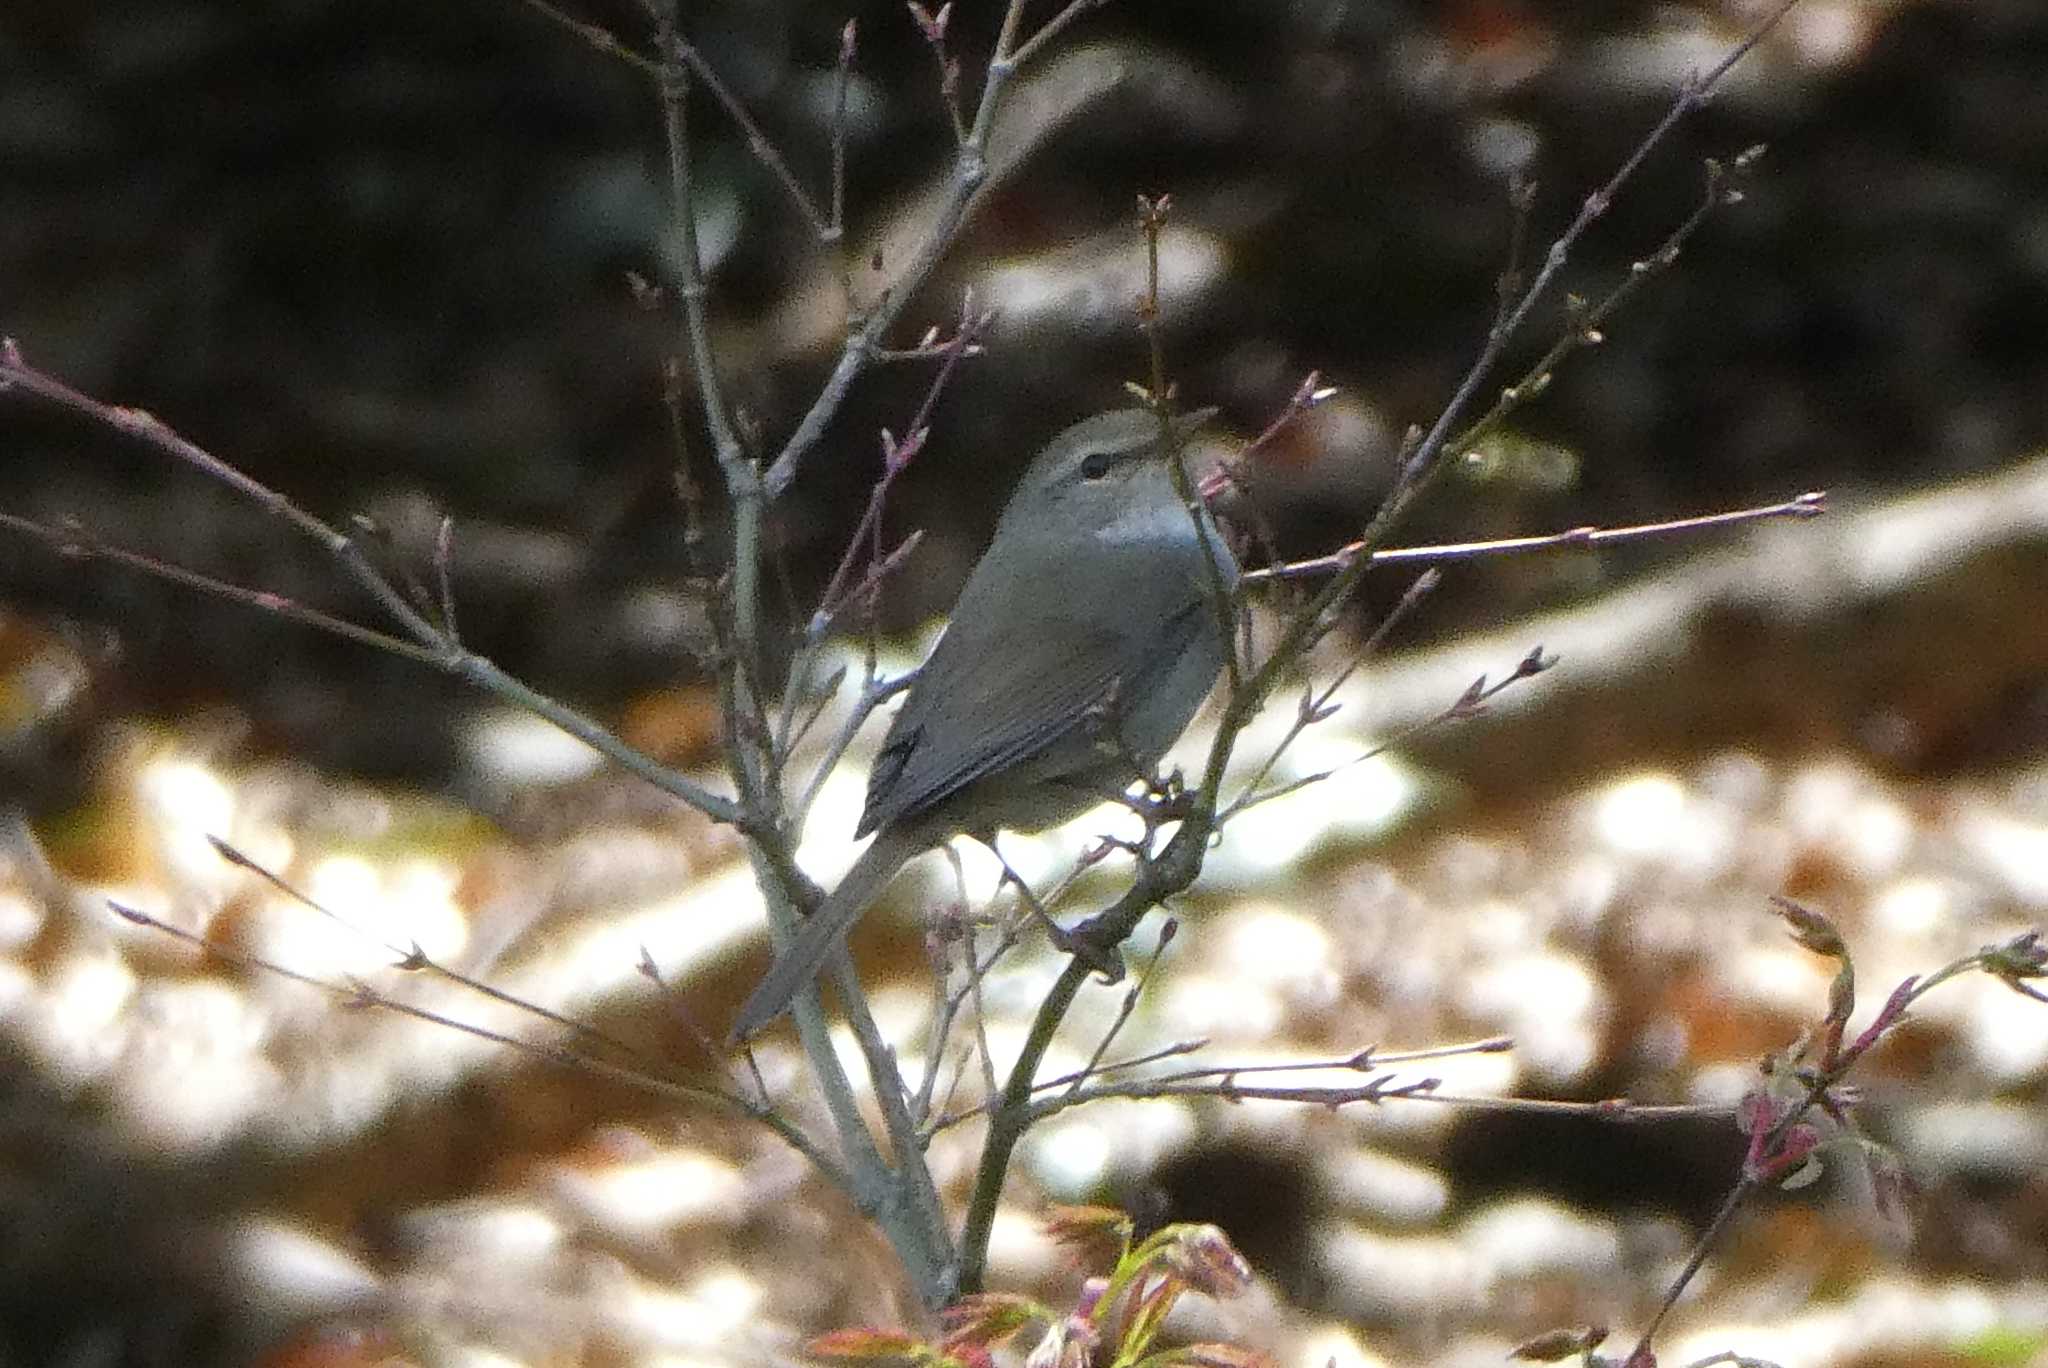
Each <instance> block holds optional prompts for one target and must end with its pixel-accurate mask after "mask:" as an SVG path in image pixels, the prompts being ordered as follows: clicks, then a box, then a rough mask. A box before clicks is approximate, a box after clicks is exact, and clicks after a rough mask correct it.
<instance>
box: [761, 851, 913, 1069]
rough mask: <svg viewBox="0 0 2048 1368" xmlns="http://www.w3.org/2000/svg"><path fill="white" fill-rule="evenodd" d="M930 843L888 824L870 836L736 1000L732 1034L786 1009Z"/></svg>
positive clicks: (771, 1018) (762, 1023) (762, 1021)
mask: <svg viewBox="0 0 2048 1368" xmlns="http://www.w3.org/2000/svg"><path fill="white" fill-rule="evenodd" d="M929 844H930V842H929V841H925V842H923V843H922V844H920V843H919V841H918V838H917V836H916V835H913V834H905V833H900V832H893V831H887V830H885V831H883V832H882V833H881V834H880V835H878V836H876V837H875V839H874V840H872V841H870V842H869V843H868V848H867V849H866V850H864V851H862V852H861V856H860V858H859V859H858V860H855V861H854V862H853V868H851V869H849V870H847V871H846V877H845V878H843V879H841V880H840V881H839V886H838V887H837V888H834V889H833V890H832V892H831V893H830V894H828V895H827V896H826V898H825V901H824V902H822V903H820V904H818V910H817V911H816V912H813V913H812V914H811V915H810V916H809V917H806V918H805V919H804V920H803V922H802V923H801V924H800V925H798V927H797V928H796V935H794V936H793V937H791V938H790V942H789V944H788V945H786V946H784V947H783V950H782V953H781V954H780V955H777V956H776V957H775V963H773V964H771V965H769V966H768V972H767V973H766V974H764V975H762V977H761V981H760V982H759V983H757V984H755V985H754V991H753V992H751V993H749V994H747V1000H746V1001H745V1002H743V1003H741V1004H740V1011H739V1016H738V1017H736V1018H735V1019H734V1021H733V1026H732V1038H733V1040H735V1041H741V1040H745V1039H746V1038H747V1037H748V1036H751V1035H753V1034H755V1033H756V1032H757V1031H759V1030H760V1029H761V1028H762V1027H764V1026H766V1025H767V1024H768V1023H769V1022H771V1021H773V1020H775V1018H777V1017H779V1016H781V1015H782V1014H783V1013H784V1012H785V1011H787V1010H788V1009H789V1004H790V1003H791V1002H792V1001H794V1000H795V998H796V995H797V994H798V993H800V992H802V991H803V989H804V986H805V985H806V984H808V983H809V982H810V981H811V980H812V979H813V978H815V977H816V976H817V973H818V970H819V969H821V968H823V967H824V964H825V961H826V960H827V959H828V958H830V957H831V955H832V953H833V952H834V951H835V950H837V949H838V948H839V946H840V944H841V942H843V941H844V940H845V939H846V933H847V932H848V931H850V930H852V929H853V924H854V923H855V922H856V921H858V920H860V914H861V913H863V912H865V911H867V910H868V904H869V903H871V902H873V901H874V900H875V898H876V897H877V896H878V895H879V894H880V893H881V891H882V889H883V887H884V886H885V885H886V884H887V883H888V882H889V880H890V878H891V877H892V876H894V875H895V873H896V871H897V870H898V869H900V868H902V867H903V863H904V861H906V860H908V859H909V858H910V857H911V856H913V855H915V854H917V853H918V852H919V851H921V850H923V849H924V847H925V846H926V845H929Z"/></svg>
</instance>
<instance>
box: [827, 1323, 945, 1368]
mask: <svg viewBox="0 0 2048 1368" xmlns="http://www.w3.org/2000/svg"><path fill="white" fill-rule="evenodd" d="M804 1351H805V1352H806V1353H808V1354H810V1355H811V1357H813V1358H821V1359H830V1360H832V1361H833V1362H835V1363H906V1362H907V1363H923V1362H926V1361H929V1360H930V1359H931V1357H932V1349H931V1346H930V1345H928V1344H926V1343H925V1342H924V1341H923V1340H921V1339H919V1338H917V1337H916V1336H915V1335H912V1334H908V1333H906V1332H905V1331H902V1330H879V1329H876V1328H874V1327H872V1326H857V1327H854V1328H852V1329H848V1330H832V1331H828V1332H826V1333H825V1334H822V1335H819V1336H818V1337H817V1338H815V1339H813V1340H811V1342H810V1343H808V1344H806V1345H805V1346H804Z"/></svg>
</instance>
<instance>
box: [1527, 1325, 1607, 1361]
mask: <svg viewBox="0 0 2048 1368" xmlns="http://www.w3.org/2000/svg"><path fill="white" fill-rule="evenodd" d="M1606 1338H1607V1327H1606V1326H1604V1325H1581V1326H1579V1327H1577V1328H1576V1329H1571V1330H1552V1331H1550V1332H1548V1333H1547V1334H1542V1335H1538V1336H1536V1338H1534V1339H1527V1340H1523V1341H1522V1342H1521V1343H1520V1344H1518V1345H1516V1346H1515V1347H1514V1348H1512V1349H1510V1350H1508V1357H1509V1358H1516V1359H1521V1360H1523V1361H1524V1362H1527V1363H1562V1362H1563V1361H1564V1360H1565V1359H1568V1358H1572V1357H1574V1356H1576V1355H1579V1354H1584V1353H1586V1352H1588V1351H1590V1350H1593V1349H1597V1348H1599V1347H1600V1344H1601V1342H1602V1341H1603V1340H1605V1339H1606Z"/></svg>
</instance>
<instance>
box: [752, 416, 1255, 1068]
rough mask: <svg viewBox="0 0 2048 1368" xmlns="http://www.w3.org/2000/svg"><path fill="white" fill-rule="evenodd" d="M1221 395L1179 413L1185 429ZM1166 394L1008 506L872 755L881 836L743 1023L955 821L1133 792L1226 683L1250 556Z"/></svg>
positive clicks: (871, 803) (1074, 437) (1026, 816)
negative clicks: (1210, 491) (1226, 599)
mask: <svg viewBox="0 0 2048 1368" xmlns="http://www.w3.org/2000/svg"><path fill="white" fill-rule="evenodd" d="M1214 413H1215V410H1214V409H1207V410H1201V411H1197V412H1193V413H1190V414H1186V415H1182V416H1180V417H1178V418H1175V419H1174V420H1172V430H1173V434H1174V437H1173V443H1172V445H1173V447H1174V448H1175V449H1176V450H1177V449H1178V448H1179V446H1180V443H1181V440H1182V439H1183V438H1184V437H1185V436H1186V435H1187V434H1188V433H1190V432H1192V431H1193V430H1194V429H1195V427H1197V426H1198V425H1199V424H1200V423H1201V422H1203V421H1205V420H1206V419H1207V418H1209V417H1210V416H1212V415H1213V414H1214ZM1160 436H1161V426H1160V420H1159V416H1158V414H1157V413H1155V412H1154V411H1153V410H1151V409H1145V408H1134V409H1119V410H1114V411H1111V412H1107V413H1101V414H1097V415H1096V416H1094V417H1092V418H1088V419H1085V420H1083V421H1081V422H1078V423H1076V424H1074V425H1073V426H1072V427H1069V428H1067V429H1066V430H1065V431H1063V432H1061V433H1060V434H1059V435H1058V436H1056V437H1054V438H1053V439H1052V441H1051V442H1050V443H1048V444H1047V445H1046V447H1045V448H1044V450H1043V451H1042V452H1040V454H1039V455H1038V456H1037V458H1036V459H1034V460H1033V461H1032V463H1031V465H1030V467H1029V469H1027V470H1026V472H1025V474H1024V477H1023V479H1022V480H1021V481H1020V482H1019V483H1018V486H1017V489H1016V491H1015V493H1013V494H1012V495H1011V497H1010V500H1009V502H1008V504H1007V505H1005V507H1004V509H1003V514H1002V517H1001V519H1000V520H999V521H998V522H997V524H996V531H995V535H994V537H993V539H992V540H991V541H990V543H989V547H988V550H987V551H986V552H984V553H983V555H982V557H981V559H980V560H979V561H978V562H977V563H976V564H975V567H974V569H973V571H972V572H971V573H970V574H969V576H968V579H967V583H966V585H965V587H964V588H963V589H962V590H961V592H960V597H959V599H958V601H957V602H956V604H955V605H954V609H953V613H952V617H951V620H950V622H949V625H948V626H947V627H946V629H945V631H944V633H943V634H942V635H941V636H940V638H939V641H938V644H937V645H936V646H934V647H933V648H932V652H931V655H930V657H929V658H928V659H927V660H926V661H925V663H924V665H923V666H922V667H921V668H920V669H919V670H918V672H917V674H916V676H915V677H914V679H913V681H912V683H911V684H910V687H909V689H908V691H907V692H906V694H905V696H904V699H903V703H902V705H901V706H900V707H899V708H898V710H897V712H896V716H895V718H894V720H893V721H892V722H891V723H890V725H889V730H888V733H887V735H886V737H885V738H884V739H883V742H882V747H881V751H880V753H879V755H878V757H877V759H876V761H875V764H874V766H873V768H872V769H871V770H870V772H869V775H868V788H867V804H866V807H865V809H864V810H863V812H862V814H861V819H860V824H859V826H858V828H857V830H856V832H855V835H856V836H866V835H869V834H870V833H872V834H873V836H874V840H873V841H872V842H870V843H869V845H868V847H867V849H866V850H865V851H864V852H862V854H861V855H860V857H859V858H858V859H857V860H856V861H855V862H854V864H853V866H852V868H851V869H850V870H849V871H848V872H847V873H846V875H845V877H843V878H842V879H841V880H840V882H839V884H838V886H837V887H835V888H834V889H833V890H832V892H831V893H830V894H828V895H827V896H826V897H825V898H824V899H823V901H822V902H820V903H819V905H818V907H817V910H816V911H814V912H813V913H812V914H811V915H810V916H809V917H807V918H805V919H804V920H803V921H802V922H801V923H799V924H798V926H797V928H796V931H795V933H794V935H793V936H792V937H791V939H790V943H789V944H788V946H786V947H785V948H784V949H783V951H782V953H781V955H780V956H779V957H778V958H777V959H776V960H775V961H774V963H773V964H771V965H770V966H769V969H768V972H767V973H766V974H765V975H764V976H763V977H762V979H761V980H760V982H759V983H758V984H757V985H756V986H755V988H754V990H753V992H752V993H751V994H750V995H749V996H748V997H747V999H746V1001H745V1002H744V1003H743V1004H742V1005H741V1008H740V1011H739V1014H738V1016H737V1018H736V1019H735V1022H734V1026H733V1038H734V1039H735V1040H744V1039H746V1038H747V1037H749V1036H752V1035H754V1034H755V1033H757V1032H758V1031H760V1030H761V1028H763V1027H764V1026H766V1025H767V1024H768V1023H769V1022H771V1021H773V1020H774V1019H775V1018H776V1017H777V1016H779V1015H781V1013H782V1012H783V1011H784V1010H785V1009H787V1008H788V1006H789V1004H790V1002H791V1001H792V1000H793V999H794V998H795V997H796V995H797V993H799V992H800V991H802V989H803V988H804V986H805V985H806V984H807V983H809V982H810V981H811V979H812V978H813V977H814V976H815V975H816V974H817V972H818V970H819V968H820V967H821V966H822V965H823V963H824V961H825V960H826V958H827V957H828V956H829V955H830V954H831V953H832V951H833V949H834V948H835V947H836V946H837V945H838V944H839V943H840V942H841V940H842V939H843V938H844V937H845V936H846V934H847V932H848V931H849V930H850V929H851V928H852V926H853V924H854V922H855V921H856V920H858V919H859V917H860V915H861V913H862V912H864V911H866V910H867V907H868V905H869V904H870V903H872V902H873V901H874V900H875V898H876V897H877V896H878V895H879V894H880V893H881V891H882V889H883V888H884V887H885V886H886V885H887V884H888V882H889V880H890V879H891V878H892V877H893V876H894V875H895V873H896V871H897V870H898V869H900V868H901V867H902V866H903V865H904V864H905V863H906V862H907V861H909V860H910V859H911V858H912V857H914V856H916V855H919V854H921V853H923V852H924V851H926V850H929V849H931V848H932V847H934V846H937V845H940V844H942V843H943V842H945V841H947V840H950V839H951V838H953V837H954V836H958V835H963V834H964V835H971V836H975V837H977V838H979V839H982V840H983V841H987V842H992V841H993V839H994V836H995V833H996V831H997V830H999V829H1007V830H1016V831H1035V830H1040V829H1042V828H1045V827H1049V826H1052V825H1055V824H1057V823H1059V822H1062V821H1065V820H1067V819H1068V818H1070V817H1073V816H1076V815H1078V814H1079V813H1081V812H1084V811H1086V810H1087V809H1088V808H1090V807H1092V806H1094V805H1096V804H1097V803H1100V802H1103V801H1104V800H1106V799H1112V798H1114V797H1116V796H1117V795H1119V794H1122V793H1124V792H1125V791H1126V790H1128V789H1129V788H1130V786H1131V785H1132V784H1133V783H1134V782H1137V781H1139V780H1141V779H1142V780H1149V779H1150V778H1151V769H1152V767H1153V766H1154V765H1156V764H1157V763H1158V761H1159V758H1160V756H1161V755H1163V754H1164V753H1165V752H1166V750H1167V748H1168V747H1169V746H1171V745H1172V744H1173V742H1174V741H1175V739H1176V738H1178V737H1179V736H1180V734H1181V732H1182V731H1183V730H1185V729H1186V727H1187V724H1188V722H1189V721H1190V720H1191V719H1192V718H1193V717H1194V714H1195V712H1196V710H1197V709H1198V708H1200V707H1201V705H1202V701H1203V700H1204V699H1205V698H1206V697H1207V696H1208V694H1209V691H1210V690H1211V688H1213V687H1214V685H1215V682H1216V678H1217V676H1218V674H1219V673H1221V671H1222V669H1223V666H1224V663H1225V660H1226V658H1227V656H1228V653H1229V652H1230V651H1231V650H1232V649H1233V648H1232V644H1231V643H1232V637H1233V634H1232V632H1231V630H1230V628H1229V625H1228V613H1227V611H1219V602H1218V599H1217V593H1218V591H1219V590H1220V591H1221V592H1222V593H1223V594H1225V595H1226V596H1227V595H1228V594H1230V593H1231V592H1232V591H1233V590H1234V588H1235V586H1236V583H1237V575H1238V568H1237V561H1236V559H1235V558H1234V557H1233V555H1232V554H1231V550H1230V547H1229V545H1228V544H1227V543H1226V542H1225V540H1224V539H1223V537H1222V535H1221V533H1220V532H1219V530H1218V529H1217V527H1216V524H1215V523H1214V522H1213V521H1212V520H1211V518H1210V516H1209V513H1208V510H1207V509H1206V508H1204V507H1202V506H1200V504H1199V503H1198V504H1197V505H1196V506H1195V507H1194V508H1193V509H1190V507H1189V506H1188V504H1186V503H1185V502H1183V500H1182V499H1181V497H1180V495H1179V494H1178V493H1177V492H1176V490H1175V487H1174V483H1173V479H1172V474H1171V471H1170V470H1169V468H1168V464H1167V460H1166V458H1165V456H1164V455H1163V454H1162V452H1161V449H1160Z"/></svg>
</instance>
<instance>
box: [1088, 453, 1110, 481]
mask: <svg viewBox="0 0 2048 1368" xmlns="http://www.w3.org/2000/svg"><path fill="white" fill-rule="evenodd" d="M1107 474H1109V453H1108V452H1106V451H1092V452H1090V453H1088V455H1087V456H1086V457H1084V458H1083V459H1082V461H1081V478H1082V479H1084V480H1099V479H1101V478H1102V477H1103V476H1105V475H1107Z"/></svg>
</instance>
